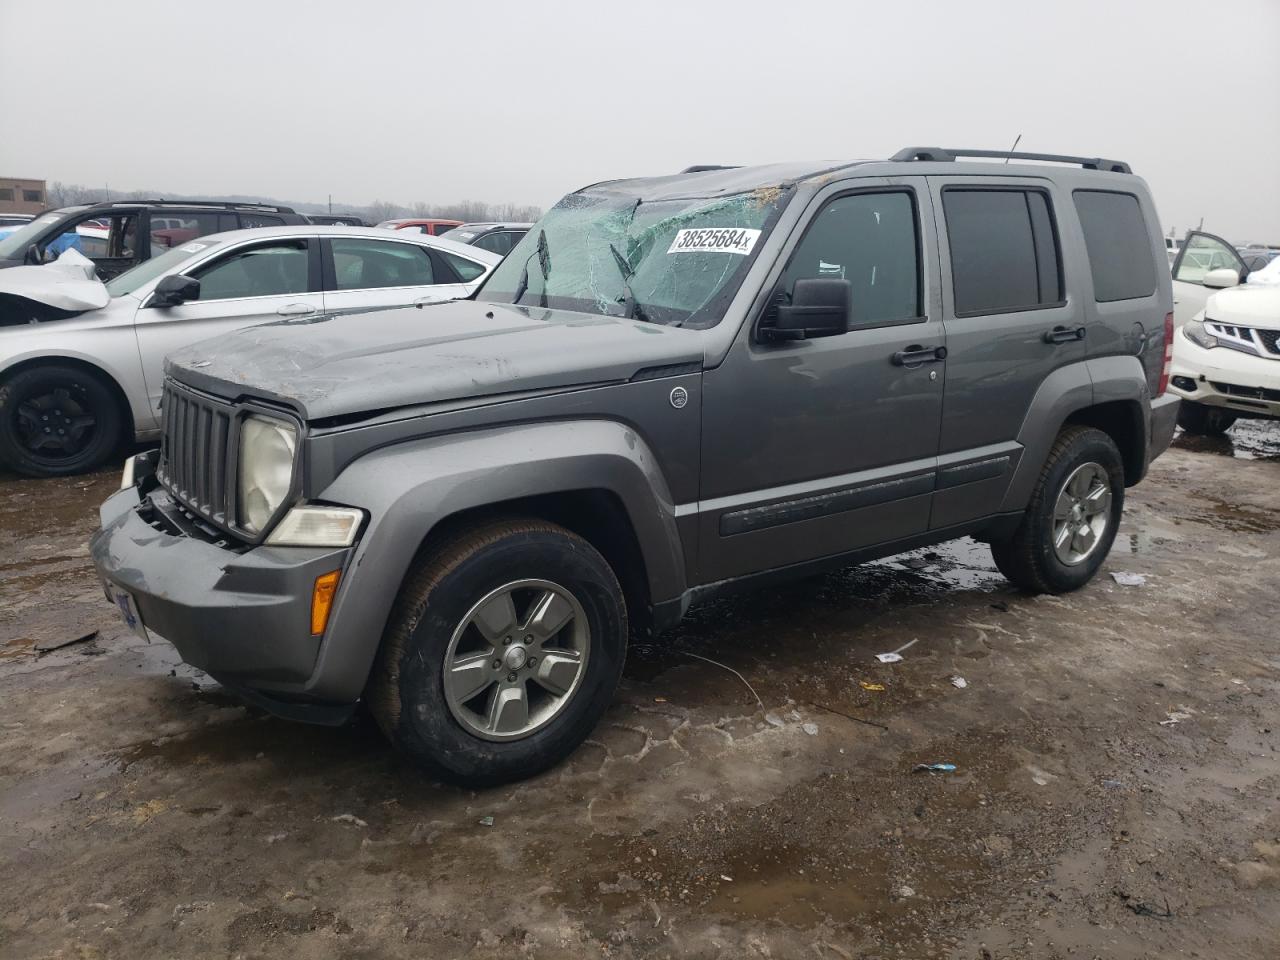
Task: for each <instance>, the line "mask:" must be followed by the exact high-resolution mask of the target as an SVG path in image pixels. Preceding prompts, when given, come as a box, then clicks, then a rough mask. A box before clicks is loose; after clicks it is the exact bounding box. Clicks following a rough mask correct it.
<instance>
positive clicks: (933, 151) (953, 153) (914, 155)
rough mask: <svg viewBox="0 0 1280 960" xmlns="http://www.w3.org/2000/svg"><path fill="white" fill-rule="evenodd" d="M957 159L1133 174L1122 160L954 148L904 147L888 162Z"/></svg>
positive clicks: (942, 161)
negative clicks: (1037, 163) (1027, 162)
mask: <svg viewBox="0 0 1280 960" xmlns="http://www.w3.org/2000/svg"><path fill="white" fill-rule="evenodd" d="M957 157H984V158H994V159H996V160H1047V161H1050V162H1052V163H1070V164H1078V165H1079V166H1082V167H1084V168H1085V169H1086V170H1105V171H1107V172H1108V173H1133V169H1132V168H1131V167H1130V166H1129V165H1128V164H1127V163H1125V162H1124V161H1122V160H1104V159H1103V158H1102V157H1068V156H1064V155H1061V154H1057V153H1014V152H1013V151H1011V150H957V149H955V148H954V147H946V148H943V147H906V148H904V149H902V150H899V151H898V152H897V153H895V154H894V155H893V156H892V157H890V158H889V159H890V160H923V161H929V162H933V163H948V162H951V161H954V160H955V159H956V158H957Z"/></svg>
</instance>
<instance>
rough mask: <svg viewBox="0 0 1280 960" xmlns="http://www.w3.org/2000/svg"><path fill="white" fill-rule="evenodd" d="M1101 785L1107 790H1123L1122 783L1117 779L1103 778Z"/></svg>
mask: <svg viewBox="0 0 1280 960" xmlns="http://www.w3.org/2000/svg"><path fill="white" fill-rule="evenodd" d="M1102 785H1103V786H1104V787H1106V788H1107V789H1108V790H1123V789H1124V784H1123V783H1121V782H1120V781H1119V780H1103V781H1102Z"/></svg>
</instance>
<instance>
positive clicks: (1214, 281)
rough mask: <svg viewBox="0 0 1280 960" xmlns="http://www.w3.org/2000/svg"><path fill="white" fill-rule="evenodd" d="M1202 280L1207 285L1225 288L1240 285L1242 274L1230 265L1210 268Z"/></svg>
mask: <svg viewBox="0 0 1280 960" xmlns="http://www.w3.org/2000/svg"><path fill="white" fill-rule="evenodd" d="M1201 282H1202V283H1203V284H1204V285H1205V286H1206V287H1213V288H1214V289H1215V290H1224V289H1226V288H1227V287H1238V286H1239V285H1240V274H1239V273H1237V272H1236V271H1235V270H1232V269H1231V268H1230V267H1218V269H1216V270H1210V271H1209V272H1208V273H1206V274H1205V275H1204V279H1203V280H1202V281H1201Z"/></svg>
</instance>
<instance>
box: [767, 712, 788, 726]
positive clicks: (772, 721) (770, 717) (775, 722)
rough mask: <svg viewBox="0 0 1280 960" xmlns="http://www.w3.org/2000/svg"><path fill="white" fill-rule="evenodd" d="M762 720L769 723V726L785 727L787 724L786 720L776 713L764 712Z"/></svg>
mask: <svg viewBox="0 0 1280 960" xmlns="http://www.w3.org/2000/svg"><path fill="white" fill-rule="evenodd" d="M764 722H765V723H767V724H769V726H771V727H785V726H786V725H787V721H785V720H783V719H782V718H781V717H780V716H778V715H777V714H776V713H766V714H765V715H764Z"/></svg>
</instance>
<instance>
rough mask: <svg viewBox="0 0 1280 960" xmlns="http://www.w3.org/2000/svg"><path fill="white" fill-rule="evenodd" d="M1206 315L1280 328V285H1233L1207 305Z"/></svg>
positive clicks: (1271, 328) (1273, 328)
mask: <svg viewBox="0 0 1280 960" xmlns="http://www.w3.org/2000/svg"><path fill="white" fill-rule="evenodd" d="M1204 315H1205V319H1207V320H1213V321H1214V322H1216V323H1230V324H1239V325H1240V326H1242V327H1259V328H1261V329H1263V330H1280V286H1272V285H1265V286H1264V285H1261V284H1259V285H1258V286H1253V287H1251V286H1248V285H1246V286H1241V287H1231V288H1230V289H1227V290H1223V291H1222V292H1221V293H1215V294H1214V295H1213V296H1211V297H1210V298H1209V299H1208V301H1207V302H1206V303H1205V305H1204Z"/></svg>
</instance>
